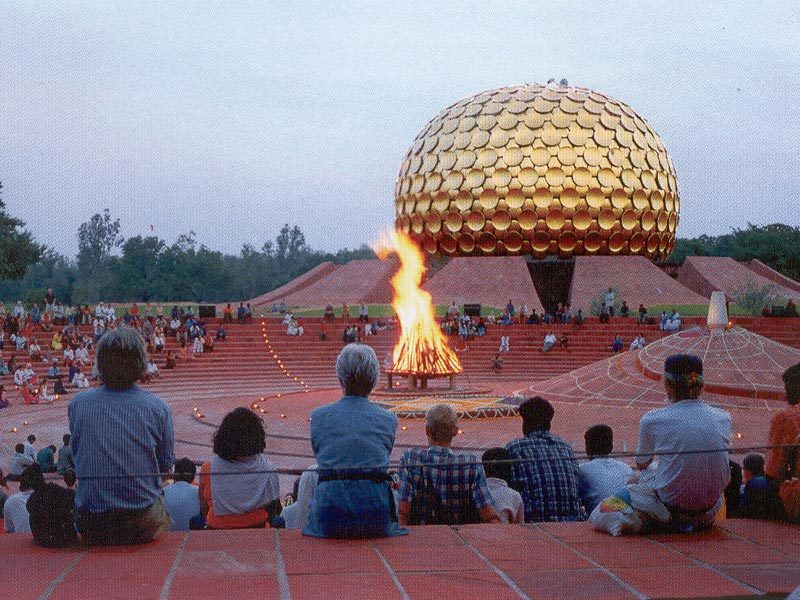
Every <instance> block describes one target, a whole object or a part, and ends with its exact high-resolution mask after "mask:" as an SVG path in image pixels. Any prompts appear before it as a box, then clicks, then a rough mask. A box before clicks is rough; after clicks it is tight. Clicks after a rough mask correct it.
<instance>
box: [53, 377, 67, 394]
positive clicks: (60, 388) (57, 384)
mask: <svg viewBox="0 0 800 600" xmlns="http://www.w3.org/2000/svg"><path fill="white" fill-rule="evenodd" d="M53 393H54V394H55V395H56V396H63V395H64V394H68V393H69V390H68V389H67V388H65V387H64V382H63V381H61V377H57V378H56V379H55V380H54V381H53Z"/></svg>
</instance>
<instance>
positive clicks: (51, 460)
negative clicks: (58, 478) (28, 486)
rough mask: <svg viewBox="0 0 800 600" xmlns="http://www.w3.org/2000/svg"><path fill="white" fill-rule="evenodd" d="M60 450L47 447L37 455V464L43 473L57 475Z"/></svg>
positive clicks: (51, 446)
mask: <svg viewBox="0 0 800 600" xmlns="http://www.w3.org/2000/svg"><path fill="white" fill-rule="evenodd" d="M57 450H58V449H57V448H56V447H55V446H53V445H50V446H45V447H44V448H42V449H41V450H39V452H37V453H36V462H37V464H38V465H39V468H40V469H41V471H42V473H55V472H56V451H57Z"/></svg>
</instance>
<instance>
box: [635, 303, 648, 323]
mask: <svg viewBox="0 0 800 600" xmlns="http://www.w3.org/2000/svg"><path fill="white" fill-rule="evenodd" d="M637 323H639V325H644V324H645V323H647V309H646V308H645V307H644V304H640V305H639V318H638V319H637Z"/></svg>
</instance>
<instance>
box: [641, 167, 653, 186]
mask: <svg viewBox="0 0 800 600" xmlns="http://www.w3.org/2000/svg"><path fill="white" fill-rule="evenodd" d="M642 185H644V187H645V189H648V190H654V189H656V176H655V174H654V173H653V172H652V171H642Z"/></svg>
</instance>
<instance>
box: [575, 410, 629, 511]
mask: <svg viewBox="0 0 800 600" xmlns="http://www.w3.org/2000/svg"><path fill="white" fill-rule="evenodd" d="M583 439H584V442H585V443H586V456H587V457H588V458H589V460H588V461H587V462H584V463H581V465H580V484H579V485H580V494H581V502H582V503H583V507H584V508H585V509H586V514H590V513H591V512H592V511H593V510H594V507H595V506H597V505H598V504H599V503H600V502H601V501H602V500H605V499H606V498H608V497H609V496H612V495H614V493H615V492H617V491H618V490H620V489H621V488H623V487H625V485H626V484H627V483H628V481H629V480H630V479H631V476H632V475H633V469H632V468H631V466H630V465H628V464H626V463H624V462H622V461H621V460H617V459H616V458H611V457H610V456H608V455H609V454H611V452H612V451H613V450H614V432H613V431H612V429H611V427H609V426H608V425H593V426H592V427H590V428H589V429H587V430H586V433H584V434H583Z"/></svg>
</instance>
